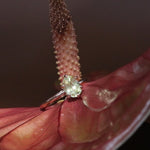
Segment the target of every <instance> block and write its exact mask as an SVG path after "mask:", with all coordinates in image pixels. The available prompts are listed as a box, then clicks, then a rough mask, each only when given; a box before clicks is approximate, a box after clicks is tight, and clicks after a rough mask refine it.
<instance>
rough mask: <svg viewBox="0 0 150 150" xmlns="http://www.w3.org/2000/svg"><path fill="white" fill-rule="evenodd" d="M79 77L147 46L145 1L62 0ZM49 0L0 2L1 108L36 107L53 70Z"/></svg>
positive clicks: (48, 91)
mask: <svg viewBox="0 0 150 150" xmlns="http://www.w3.org/2000/svg"><path fill="white" fill-rule="evenodd" d="M66 2H67V4H68V8H69V9H70V11H71V13H72V16H73V21H74V25H75V28H76V33H77V40H78V47H79V49H80V58H81V60H80V63H81V66H82V68H81V69H82V73H83V74H88V73H90V72H93V71H98V70H99V71H100V70H108V71H113V70H115V69H116V68H118V67H120V66H123V65H125V64H127V63H128V62H130V61H132V60H133V59H135V58H136V57H138V56H139V55H141V54H142V53H143V52H144V51H146V50H147V49H148V48H149V47H150V8H149V7H150V1H149V0H121V1H120V0H82V1H81V0H66ZM48 5H49V3H48V0H29V1H27V0H21V1H20V0H13V1H11V0H0V107H19V106H39V105H40V104H41V103H42V102H43V101H44V100H45V99H47V98H49V97H50V96H52V94H54V93H55V88H54V82H55V81H57V78H58V76H57V70H56V65H55V58H54V54H53V48H52V43H51V33H50V30H51V29H50V24H49V7H48Z"/></svg>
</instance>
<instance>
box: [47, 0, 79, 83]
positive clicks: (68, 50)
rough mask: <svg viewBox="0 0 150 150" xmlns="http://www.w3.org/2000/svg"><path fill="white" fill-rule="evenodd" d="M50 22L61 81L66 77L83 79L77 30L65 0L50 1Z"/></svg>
mask: <svg viewBox="0 0 150 150" xmlns="http://www.w3.org/2000/svg"><path fill="white" fill-rule="evenodd" d="M50 21H51V28H52V34H53V44H54V49H55V54H56V59H57V61H56V64H57V69H58V74H59V80H60V81H62V80H63V78H64V76H65V75H71V76H73V77H76V79H77V80H78V81H79V80H80V79H81V72H80V64H79V56H78V48H77V41H76V35H75V30H74V27H73V23H72V20H71V15H70V12H69V11H68V10H67V8H66V4H65V3H64V1H63V0H50Z"/></svg>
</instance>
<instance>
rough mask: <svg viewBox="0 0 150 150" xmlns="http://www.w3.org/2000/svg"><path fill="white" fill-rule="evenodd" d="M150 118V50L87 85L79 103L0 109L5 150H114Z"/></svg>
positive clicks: (0, 136) (0, 137)
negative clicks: (45, 108) (44, 108)
mask: <svg viewBox="0 0 150 150" xmlns="http://www.w3.org/2000/svg"><path fill="white" fill-rule="evenodd" d="M149 114H150V50H149V51H147V52H146V53H145V54H144V55H143V56H141V57H139V58H138V59H136V60H135V61H133V62H132V63H130V64H128V65H126V66H124V67H122V68H120V69H118V70H117V71H115V72H113V73H111V74H109V75H107V76H105V77H102V78H100V79H97V80H95V81H92V82H87V83H83V92H82V94H81V97H80V98H77V99H67V100H65V101H64V102H63V103H59V104H55V105H53V106H50V107H49V108H48V109H47V110H46V111H43V112H42V111H40V109H39V108H8V109H0V149H1V150H18V149H21V150H68V149H71V150H77V149H79V150H85V149H86V150H114V149H116V148H117V147H119V146H120V145H121V144H122V143H123V142H124V141H125V140H127V139H128V138H129V137H130V136H131V135H132V134H133V132H134V131H135V130H136V129H137V128H138V127H139V126H140V125H141V123H142V122H143V121H144V120H145V119H146V117H147V116H148V115H149Z"/></svg>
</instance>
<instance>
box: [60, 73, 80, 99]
mask: <svg viewBox="0 0 150 150" xmlns="http://www.w3.org/2000/svg"><path fill="white" fill-rule="evenodd" d="M62 88H63V90H64V91H65V93H66V94H67V95H68V96H71V97H72V98H76V97H78V96H79V95H80V94H81V92H82V88H81V85H80V83H79V82H78V81H77V80H76V79H75V77H73V76H70V75H65V77H64V79H63V81H62Z"/></svg>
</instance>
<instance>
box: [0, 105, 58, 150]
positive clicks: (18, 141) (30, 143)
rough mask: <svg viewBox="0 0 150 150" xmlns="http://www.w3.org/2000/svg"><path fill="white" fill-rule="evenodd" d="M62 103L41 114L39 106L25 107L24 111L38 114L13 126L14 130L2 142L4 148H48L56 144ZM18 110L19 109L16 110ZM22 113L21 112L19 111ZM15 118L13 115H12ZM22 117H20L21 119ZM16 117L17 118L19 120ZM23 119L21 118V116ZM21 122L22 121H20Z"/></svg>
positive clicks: (34, 149) (38, 149)
mask: <svg viewBox="0 0 150 150" xmlns="http://www.w3.org/2000/svg"><path fill="white" fill-rule="evenodd" d="M59 108H60V105H57V106H56V105H55V107H51V108H50V109H49V110H47V111H45V112H41V114H40V115H38V116H37V114H39V112H40V111H39V110H37V109H39V108H31V109H30V110H29V109H28V108H26V109H25V108H24V109H23V111H27V110H28V111H29V112H28V113H31V112H34V113H37V114H36V115H33V116H32V119H31V117H29V120H28V121H26V122H24V123H23V124H21V125H20V126H18V125H19V124H18V125H17V126H16V128H15V129H14V128H12V129H13V130H12V131H11V132H10V133H8V134H7V135H5V136H4V137H3V138H2V140H1V142H0V148H1V149H2V150H27V149H29V150H46V149H48V148H50V147H52V146H53V145H54V144H56V143H57V142H58V141H59V140H60V137H59V135H58V131H57V130H58V118H59ZM14 111H15V112H14V113H16V111H17V112H18V111H19V109H16V110H14ZM19 113H20V112H19ZM18 116H19V114H18ZM12 118H13V115H12ZM19 118H20V117H18V119H19ZM18 119H15V120H18ZM20 120H21V118H20ZM19 122H20V121H19Z"/></svg>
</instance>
